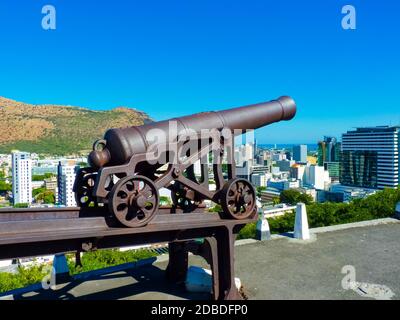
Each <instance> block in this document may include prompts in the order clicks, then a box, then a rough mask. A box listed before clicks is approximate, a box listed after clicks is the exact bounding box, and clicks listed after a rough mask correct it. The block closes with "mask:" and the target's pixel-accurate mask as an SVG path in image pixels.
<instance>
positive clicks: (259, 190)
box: [257, 186, 267, 197]
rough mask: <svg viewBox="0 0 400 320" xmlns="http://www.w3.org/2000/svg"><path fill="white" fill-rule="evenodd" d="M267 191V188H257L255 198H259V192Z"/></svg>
mask: <svg viewBox="0 0 400 320" xmlns="http://www.w3.org/2000/svg"><path fill="white" fill-rule="evenodd" d="M264 190H267V187H263V186H261V187H257V197H261V191H264Z"/></svg>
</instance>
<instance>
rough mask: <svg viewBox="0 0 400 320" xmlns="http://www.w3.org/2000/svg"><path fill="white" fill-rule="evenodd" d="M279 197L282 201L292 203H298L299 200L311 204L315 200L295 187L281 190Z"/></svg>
mask: <svg viewBox="0 0 400 320" xmlns="http://www.w3.org/2000/svg"><path fill="white" fill-rule="evenodd" d="M279 199H280V201H281V202H282V203H287V204H291V205H296V204H297V203H299V202H303V203H305V204H311V203H312V202H313V198H312V197H311V196H310V195H309V194H306V193H301V192H300V191H298V190H295V189H288V190H284V191H282V192H281V194H280V196H279Z"/></svg>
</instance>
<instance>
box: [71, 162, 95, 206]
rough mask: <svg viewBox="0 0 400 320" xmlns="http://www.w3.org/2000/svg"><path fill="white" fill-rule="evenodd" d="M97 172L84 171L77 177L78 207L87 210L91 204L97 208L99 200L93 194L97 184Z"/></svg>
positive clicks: (76, 198) (76, 196)
mask: <svg viewBox="0 0 400 320" xmlns="http://www.w3.org/2000/svg"><path fill="white" fill-rule="evenodd" d="M96 177H97V172H86V171H85V170H82V171H81V172H80V173H79V176H78V177H77V179H78V181H77V189H76V191H75V201H76V205H77V206H78V207H83V208H86V207H88V206H89V205H90V204H91V203H93V204H94V205H95V206H97V199H96V198H95V197H94V196H93V194H92V192H93V189H94V185H95V182H96Z"/></svg>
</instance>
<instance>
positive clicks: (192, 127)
mask: <svg viewBox="0 0 400 320" xmlns="http://www.w3.org/2000/svg"><path fill="white" fill-rule="evenodd" d="M295 113H296V105H295V103H294V101H293V100H292V99H291V98H289V97H281V98H279V99H277V100H273V101H270V102H266V103H259V104H254V105H249V106H244V107H239V108H233V109H228V110H224V111H219V112H204V113H199V114H195V115H191V116H186V117H181V118H174V119H170V120H166V121H161V122H156V123H151V124H146V125H143V126H138V127H127V128H117V129H110V130H108V131H107V132H106V133H105V135H104V138H103V139H101V140H98V141H96V142H95V143H94V145H93V150H92V152H91V153H90V154H89V157H88V163H89V167H87V168H82V169H80V170H79V171H78V173H77V176H76V180H75V184H74V192H75V198H76V202H77V205H78V206H80V207H85V206H90V205H95V206H97V205H103V206H107V207H108V210H109V212H110V214H111V215H113V216H114V217H115V218H116V219H117V220H118V221H119V222H120V223H121V224H123V225H124V226H127V227H141V226H144V225H146V224H148V223H149V222H150V221H151V219H153V218H154V216H155V215H156V214H157V211H158V209H159V205H160V194H159V190H160V189H162V188H168V189H169V190H170V191H171V198H172V201H173V206H172V211H174V210H180V212H184V213H188V212H193V211H195V210H196V209H197V208H199V207H200V206H202V203H203V201H204V200H211V201H213V202H214V203H216V204H219V205H220V206H221V209H222V210H221V212H220V215H221V218H224V219H239V220H240V219H248V218H250V217H253V216H254V215H255V214H256V192H255V189H254V187H253V186H252V184H251V183H250V182H249V181H248V180H246V179H242V178H238V177H236V173H235V160H234V136H235V135H237V134H241V133H243V132H245V131H247V130H251V129H257V128H259V127H262V126H265V125H268V124H270V123H273V122H278V121H281V120H290V119H292V118H293V117H294V115H295ZM198 162H200V168H201V170H200V172H201V175H200V177H199V176H196V175H195V172H194V166H195V164H196V163H198ZM210 162H211V163H210ZM209 166H212V172H213V176H214V180H215V185H216V188H215V190H210V187H209V176H208V175H209Z"/></svg>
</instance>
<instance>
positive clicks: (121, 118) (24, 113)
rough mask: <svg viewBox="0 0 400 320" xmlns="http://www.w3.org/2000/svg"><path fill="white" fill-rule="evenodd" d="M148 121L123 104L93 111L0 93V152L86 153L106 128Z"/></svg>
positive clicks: (142, 114)
mask: <svg viewBox="0 0 400 320" xmlns="http://www.w3.org/2000/svg"><path fill="white" fill-rule="evenodd" d="M149 121H151V120H150V119H149V117H148V116H147V114H145V113H144V112H141V111H138V110H135V109H131V108H126V107H118V108H115V109H112V110H108V111H93V110H90V109H86V108H81V107H73V106H60V105H32V104H26V103H21V102H17V101H14V100H10V99H6V98H2V97H0V153H9V152H10V151H11V150H13V149H17V150H21V151H28V152H36V153H41V154H52V155H66V154H82V153H87V151H89V150H90V149H91V146H92V144H93V142H94V140H96V139H98V138H101V137H102V136H103V135H104V132H105V131H106V130H107V129H108V128H115V127H126V126H136V125H141V124H143V123H146V122H149Z"/></svg>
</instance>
